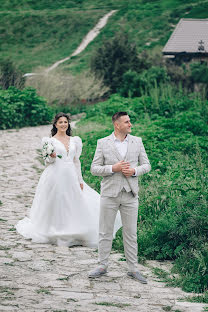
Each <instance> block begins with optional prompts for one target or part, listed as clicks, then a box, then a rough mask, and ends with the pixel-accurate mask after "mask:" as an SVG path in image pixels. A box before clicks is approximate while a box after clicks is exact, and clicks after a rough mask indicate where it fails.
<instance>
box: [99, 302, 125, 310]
mask: <svg viewBox="0 0 208 312" xmlns="http://www.w3.org/2000/svg"><path fill="white" fill-rule="evenodd" d="M95 304H97V305H101V306H106V307H116V308H120V309H123V308H125V307H129V306H130V304H128V303H113V302H106V301H103V302H95Z"/></svg>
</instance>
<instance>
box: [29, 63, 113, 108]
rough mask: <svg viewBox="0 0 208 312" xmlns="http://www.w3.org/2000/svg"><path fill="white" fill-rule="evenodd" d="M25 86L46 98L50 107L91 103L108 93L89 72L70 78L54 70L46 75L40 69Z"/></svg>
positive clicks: (100, 82)
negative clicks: (32, 88) (34, 89)
mask: <svg viewBox="0 0 208 312" xmlns="http://www.w3.org/2000/svg"><path fill="white" fill-rule="evenodd" d="M26 85H27V86H32V87H34V88H36V90H37V93H38V94H39V95H41V96H43V97H44V98H46V99H47V101H48V103H49V104H50V105H56V106H67V107H69V106H73V105H77V104H87V103H91V102H93V101H95V100H98V99H100V98H102V97H103V96H104V95H105V94H106V93H107V92H108V88H107V87H105V86H103V83H102V80H101V79H97V78H95V76H94V75H93V74H92V73H89V72H85V73H82V74H80V75H77V76H72V75H70V74H66V73H63V72H61V71H54V70H53V71H51V72H49V73H46V72H44V69H41V70H40V71H39V72H37V73H36V75H34V76H32V77H29V78H28V79H27V81H26Z"/></svg>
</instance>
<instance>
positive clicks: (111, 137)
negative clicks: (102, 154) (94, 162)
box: [109, 133, 123, 160]
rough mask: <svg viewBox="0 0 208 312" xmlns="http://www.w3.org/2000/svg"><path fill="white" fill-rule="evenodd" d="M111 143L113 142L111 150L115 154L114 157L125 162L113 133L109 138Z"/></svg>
mask: <svg viewBox="0 0 208 312" xmlns="http://www.w3.org/2000/svg"><path fill="white" fill-rule="evenodd" d="M109 139H110V142H111V149H112V152H113V153H114V155H116V157H117V158H118V160H123V159H122V157H121V155H120V153H119V152H118V150H117V148H116V145H115V141H114V137H113V133H112V134H111V135H110V136H109Z"/></svg>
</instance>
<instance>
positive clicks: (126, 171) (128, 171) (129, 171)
mask: <svg viewBox="0 0 208 312" xmlns="http://www.w3.org/2000/svg"><path fill="white" fill-rule="evenodd" d="M122 173H123V175H125V176H126V177H131V176H133V175H134V174H135V169H134V168H131V167H130V164H129V163H128V165H127V166H125V167H123V168H122Z"/></svg>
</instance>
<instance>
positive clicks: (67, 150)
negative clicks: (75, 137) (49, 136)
mask: <svg viewBox="0 0 208 312" xmlns="http://www.w3.org/2000/svg"><path fill="white" fill-rule="evenodd" d="M53 138H54V139H56V141H58V142H60V143H61V144H62V145H63V146H64V148H65V150H66V152H67V155H68V153H69V146H70V142H71V137H69V140H68V149H66V146H65V145H64V143H62V142H61V141H60V140H59V139H57V138H55V137H53Z"/></svg>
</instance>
